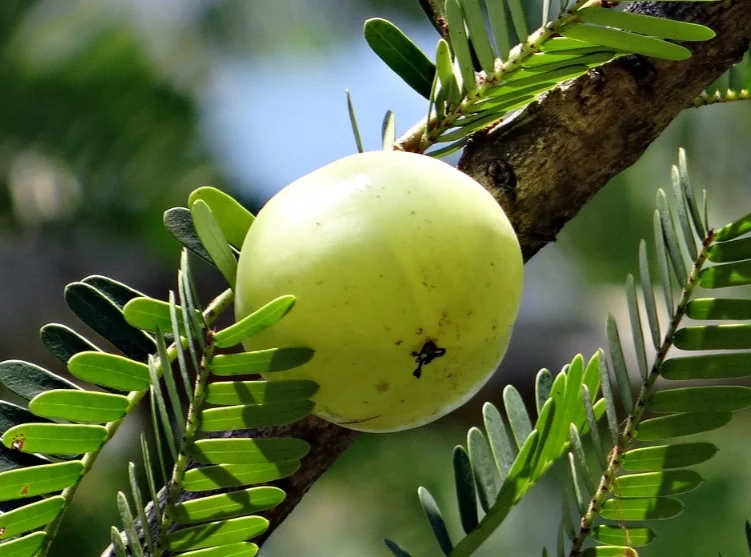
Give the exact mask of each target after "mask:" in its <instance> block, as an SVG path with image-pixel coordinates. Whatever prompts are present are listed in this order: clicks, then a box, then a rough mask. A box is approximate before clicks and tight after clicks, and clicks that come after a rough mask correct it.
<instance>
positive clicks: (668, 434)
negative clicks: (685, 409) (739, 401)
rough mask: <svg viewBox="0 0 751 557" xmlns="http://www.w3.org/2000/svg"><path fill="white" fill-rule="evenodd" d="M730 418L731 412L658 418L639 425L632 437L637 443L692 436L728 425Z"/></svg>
mask: <svg viewBox="0 0 751 557" xmlns="http://www.w3.org/2000/svg"><path fill="white" fill-rule="evenodd" d="M732 417H733V413H732V412H692V413H684V414H670V415H668V416H660V417H659V418H652V419H650V420H645V421H643V422H642V423H641V424H639V427H637V428H636V432H635V433H634V437H635V438H636V439H638V440H639V441H659V440H661V439H670V438H672V437H680V436H683V435H693V434H694V433H701V432H704V431H711V430H713V429H717V428H719V427H722V426H724V425H725V424H727V423H729V422H730V419H731V418H732Z"/></svg>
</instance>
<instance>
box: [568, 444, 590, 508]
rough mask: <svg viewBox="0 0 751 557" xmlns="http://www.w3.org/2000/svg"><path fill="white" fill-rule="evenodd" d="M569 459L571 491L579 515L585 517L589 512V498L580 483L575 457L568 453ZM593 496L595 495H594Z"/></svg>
mask: <svg viewBox="0 0 751 557" xmlns="http://www.w3.org/2000/svg"><path fill="white" fill-rule="evenodd" d="M567 457H568V458H567V460H568V480H569V486H570V491H571V493H573V494H574V501H575V502H576V509H577V510H578V511H579V515H581V516H583V515H584V514H585V513H586V512H587V498H586V495H585V493H584V488H583V486H582V484H581V482H580V481H579V474H578V471H577V468H576V462H575V459H574V455H573V454H572V453H568V455H567ZM592 495H594V493H593V494H592Z"/></svg>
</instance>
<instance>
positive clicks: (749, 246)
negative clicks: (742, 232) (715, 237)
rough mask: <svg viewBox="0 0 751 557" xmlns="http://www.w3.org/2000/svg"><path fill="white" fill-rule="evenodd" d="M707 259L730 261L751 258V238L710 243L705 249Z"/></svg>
mask: <svg viewBox="0 0 751 557" xmlns="http://www.w3.org/2000/svg"><path fill="white" fill-rule="evenodd" d="M707 259H709V260H710V261H712V262H713V263H730V262H733V261H742V260H744V259H751V238H742V239H740V240H731V241H729V242H720V243H718V244H712V245H711V246H709V248H708V249H707Z"/></svg>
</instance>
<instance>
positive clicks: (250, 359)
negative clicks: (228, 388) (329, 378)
mask: <svg viewBox="0 0 751 557" xmlns="http://www.w3.org/2000/svg"><path fill="white" fill-rule="evenodd" d="M313 353H314V352H313V350H312V349H310V348H304V347H296V348H269V349H268V350H257V351H255V352H240V353H239V354H217V355H216V356H214V357H213V358H211V363H210V365H209V367H210V368H211V373H213V374H214V375H218V376H220V377H232V376H235V375H250V374H254V373H273V372H275V371H287V370H289V369H293V368H296V367H298V366H301V365H303V364H305V363H307V362H309V361H310V360H311V359H312V358H313Z"/></svg>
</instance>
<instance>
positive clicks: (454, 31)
mask: <svg viewBox="0 0 751 557" xmlns="http://www.w3.org/2000/svg"><path fill="white" fill-rule="evenodd" d="M446 23H447V24H448V28H449V40H450V42H451V49H452V50H453V52H454V58H455V60H456V63H457V64H458V66H459V70H460V71H461V75H462V87H463V89H464V90H465V91H474V90H475V88H476V87H477V81H476V79H475V67H474V63H473V62H472V55H471V54H470V50H469V40H468V38H467V30H466V28H465V27H464V19H463V17H462V9H461V6H460V5H459V0H446Z"/></svg>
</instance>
